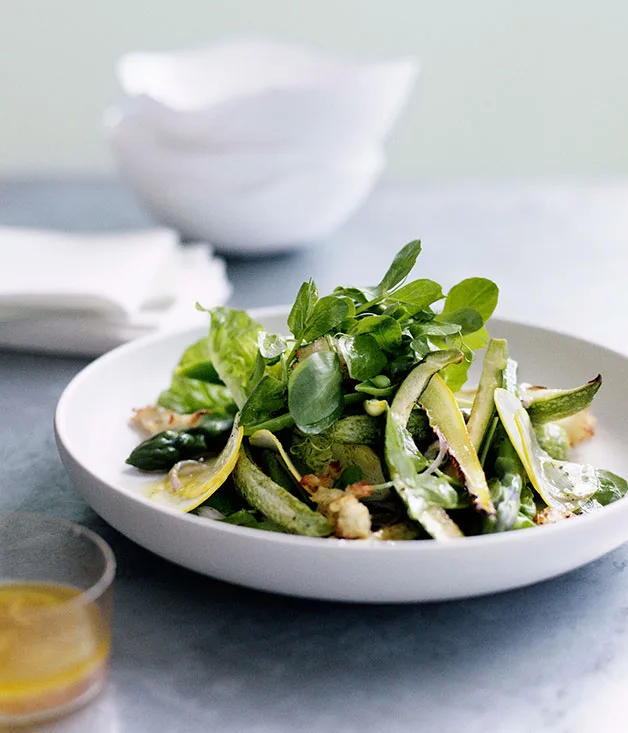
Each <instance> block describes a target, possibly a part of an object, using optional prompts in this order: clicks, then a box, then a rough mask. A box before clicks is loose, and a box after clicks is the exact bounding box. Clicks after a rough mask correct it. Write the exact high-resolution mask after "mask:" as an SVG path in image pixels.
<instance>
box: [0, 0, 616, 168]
mask: <svg viewBox="0 0 628 733" xmlns="http://www.w3.org/2000/svg"><path fill="white" fill-rule="evenodd" d="M230 34H249V35H250V34H259V35H266V36H271V37H275V38H278V39H282V40H302V41H307V42H310V43H315V44H319V45H322V46H325V47H328V48H330V49H333V50H340V51H347V52H356V53H360V54H372V55H378V56H388V55H397V54H400V55H403V54H408V53H416V55H417V56H418V57H419V58H420V59H421V61H422V64H423V73H422V75H421V76H420V78H419V82H418V85H417V87H416V91H415V94H414V96H413V99H412V102H411V104H410V106H409V107H408V108H407V109H406V113H405V115H404V117H403V119H402V121H401V123H400V124H399V126H398V127H397V129H396V131H395V134H394V137H393V139H392V140H391V141H390V152H391V168H390V171H389V173H390V174H391V175H396V176H399V177H404V178H424V179H425V178H430V177H446V176H451V175H457V176H466V177H477V176H495V175H534V174H549V175H579V174H589V175H605V174H623V173H627V172H628V2H626V0H597V1H596V2H585V1H583V0H571V1H569V0H517V1H516V2H515V1H513V0H473V1H466V0H431V2H427V1H421V2H418V1H413V0H362V1H360V0H310V1H309V2H307V3H306V2H299V1H297V0H292V1H291V0H231V1H226V0H225V1H223V2H216V1H213V2H212V0H177V1H176V2H165V1H163V0H161V1H160V0H152V2H140V0H107V1H106V2H95V1H94V0H0V100H1V107H0V175H12V174H16V173H17V174H20V173H26V174H28V173H31V172H38V173H46V172H50V171H59V170H81V171H84V170H86V171H103V170H107V169H109V168H110V161H109V156H108V153H107V149H106V147H105V145H104V143H103V140H102V138H101V134H100V116H101V112H102V109H103V108H104V107H105V105H106V104H107V102H108V101H110V100H111V99H112V98H113V96H114V91H115V83H114V79H113V64H114V61H115V59H116V57H117V56H118V55H119V54H121V53H123V52H125V51H128V50H133V49H142V48H144V49H163V48H172V47H180V46H184V45H186V44H198V43H199V42H202V41H205V40H207V41H211V40H212V39H217V38H222V37H225V36H228V35H230Z"/></svg>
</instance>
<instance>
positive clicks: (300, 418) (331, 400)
mask: <svg viewBox="0 0 628 733" xmlns="http://www.w3.org/2000/svg"><path fill="white" fill-rule="evenodd" d="M342 382H343V378H342V370H341V368H340V361H339V360H338V356H337V355H336V354H335V353H334V352H333V351H319V352H316V353H314V354H311V355H310V356H308V357H307V358H306V359H304V360H303V361H302V362H301V363H300V364H298V365H297V366H296V367H295V368H294V369H293V371H292V373H291V374H290V378H289V380H288V407H289V409H290V414H291V415H292V417H293V418H294V422H295V423H296V425H297V427H298V428H299V430H301V431H302V432H303V433H309V434H316V433H322V432H323V430H326V429H327V428H328V427H330V425H332V424H333V423H334V422H336V420H337V419H338V418H339V417H340V416H341V415H342V412H343V409H344V396H343V392H342Z"/></svg>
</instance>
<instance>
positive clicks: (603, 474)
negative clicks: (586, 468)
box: [592, 469, 628, 506]
mask: <svg viewBox="0 0 628 733" xmlns="http://www.w3.org/2000/svg"><path fill="white" fill-rule="evenodd" d="M596 473H597V478H598V481H599V484H600V488H599V489H598V490H597V491H596V492H595V494H594V495H593V497H592V499H593V500H594V501H596V502H597V503H598V504H601V505H602V506H606V505H607V504H611V503H612V502H614V501H617V499H621V498H622V497H623V496H626V493H627V492H628V483H627V482H626V480H625V479H623V478H622V477H621V476H618V475H617V474H615V473H611V472H610V471H604V470H603V469H598V470H597V472H596Z"/></svg>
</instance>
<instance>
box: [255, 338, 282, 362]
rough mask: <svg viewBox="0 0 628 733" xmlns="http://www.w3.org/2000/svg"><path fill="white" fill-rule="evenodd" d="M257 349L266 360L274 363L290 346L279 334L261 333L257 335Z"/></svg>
mask: <svg viewBox="0 0 628 733" xmlns="http://www.w3.org/2000/svg"><path fill="white" fill-rule="evenodd" d="M257 348H258V349H259V353H260V354H261V355H262V356H263V357H264V359H266V360H267V361H273V360H275V359H277V358H278V357H279V356H281V355H282V354H283V352H284V351H285V350H286V349H287V348H288V344H287V343H286V339H285V338H284V337H283V336H280V335H279V334H277V333H268V331H260V332H259V333H258V334H257Z"/></svg>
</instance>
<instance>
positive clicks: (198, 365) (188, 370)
mask: <svg viewBox="0 0 628 733" xmlns="http://www.w3.org/2000/svg"><path fill="white" fill-rule="evenodd" d="M174 373H175V374H176V375H177V376H180V377H190V378H191V379H200V380H201V381H202V382H214V383H219V382H220V377H219V376H218V372H217V371H216V369H215V368H214V365H213V364H212V362H211V358H210V356H209V337H207V336H204V337H203V338H202V339H199V340H198V341H197V342H196V343H194V344H192V345H191V346H188V347H187V349H186V350H185V351H184V352H183V354H182V355H181V359H180V360H179V363H178V365H177V367H176V369H175V371H174Z"/></svg>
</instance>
